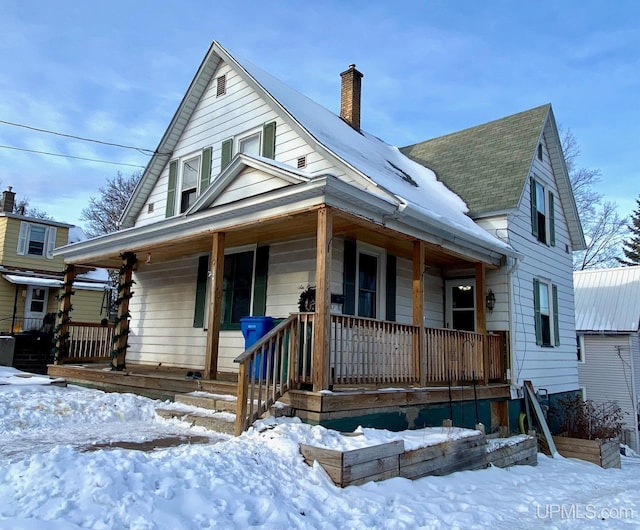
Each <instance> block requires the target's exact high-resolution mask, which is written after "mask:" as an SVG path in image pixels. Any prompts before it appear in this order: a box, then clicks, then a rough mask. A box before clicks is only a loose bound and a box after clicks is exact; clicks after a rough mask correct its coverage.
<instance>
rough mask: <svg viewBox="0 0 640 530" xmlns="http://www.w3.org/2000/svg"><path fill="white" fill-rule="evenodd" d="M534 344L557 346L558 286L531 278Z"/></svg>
mask: <svg viewBox="0 0 640 530" xmlns="http://www.w3.org/2000/svg"><path fill="white" fill-rule="evenodd" d="M533 304H534V315H535V331H536V344H538V345H539V346H559V345H560V335H559V329H558V288H557V286H556V285H554V284H550V283H547V282H545V281H543V280H538V279H534V280H533Z"/></svg>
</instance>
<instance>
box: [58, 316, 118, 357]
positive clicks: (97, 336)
mask: <svg viewBox="0 0 640 530" xmlns="http://www.w3.org/2000/svg"><path fill="white" fill-rule="evenodd" d="M68 341H69V342H68V345H69V348H68V354H67V355H66V356H65V357H64V358H63V359H61V362H63V363H65V362H99V361H108V360H109V359H111V349H112V347H113V326H112V325H106V326H103V325H102V324H94V323H91V322H71V323H70V324H69V339H68Z"/></svg>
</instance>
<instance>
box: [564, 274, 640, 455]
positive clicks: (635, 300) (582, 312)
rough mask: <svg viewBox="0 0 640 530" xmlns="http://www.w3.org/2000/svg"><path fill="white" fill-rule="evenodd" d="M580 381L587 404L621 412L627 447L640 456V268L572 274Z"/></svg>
mask: <svg viewBox="0 0 640 530" xmlns="http://www.w3.org/2000/svg"><path fill="white" fill-rule="evenodd" d="M573 278H574V283H575V293H576V331H577V334H578V335H577V337H578V376H579V381H580V387H581V388H582V389H583V392H584V395H585V398H586V399H589V400H592V401H593V402H594V403H595V404H599V405H602V404H605V403H616V404H617V405H618V406H619V407H620V408H621V409H622V410H623V412H625V418H624V420H625V438H626V442H627V443H628V445H629V446H631V448H632V449H634V450H635V451H640V437H639V436H638V420H639V418H638V413H639V410H638V408H639V404H638V399H639V397H640V267H620V268H616V269H597V270H586V271H579V272H575V273H574V275H573Z"/></svg>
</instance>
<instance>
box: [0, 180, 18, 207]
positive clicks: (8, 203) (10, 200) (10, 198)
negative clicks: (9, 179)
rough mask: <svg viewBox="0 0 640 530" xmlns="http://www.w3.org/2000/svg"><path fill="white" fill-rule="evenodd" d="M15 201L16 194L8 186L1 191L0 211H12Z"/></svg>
mask: <svg viewBox="0 0 640 530" xmlns="http://www.w3.org/2000/svg"><path fill="white" fill-rule="evenodd" d="M15 202H16V194H15V193H14V192H13V191H11V186H9V187H8V188H7V189H6V191H3V192H2V200H1V201H0V212H9V213H11V212H13V205H14V204H15Z"/></svg>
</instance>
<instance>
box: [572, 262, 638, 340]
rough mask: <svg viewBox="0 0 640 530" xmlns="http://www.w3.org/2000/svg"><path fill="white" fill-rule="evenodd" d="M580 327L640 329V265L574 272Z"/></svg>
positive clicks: (577, 324)
mask: <svg viewBox="0 0 640 530" xmlns="http://www.w3.org/2000/svg"><path fill="white" fill-rule="evenodd" d="M573 284H574V290H575V306H576V330H578V331H598V332H607V331H611V332H624V331H626V332H637V331H639V329H640V327H639V326H640V266H638V267H618V268H616V269H595V270H586V271H576V272H574V273H573Z"/></svg>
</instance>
